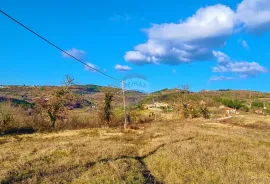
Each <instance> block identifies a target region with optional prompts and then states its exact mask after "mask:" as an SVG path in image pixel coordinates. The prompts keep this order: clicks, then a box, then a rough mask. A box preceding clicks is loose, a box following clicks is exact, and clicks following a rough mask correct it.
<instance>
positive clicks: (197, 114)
mask: <svg viewBox="0 0 270 184" xmlns="http://www.w3.org/2000/svg"><path fill="white" fill-rule="evenodd" d="M190 115H191V117H192V118H199V117H200V111H199V110H197V109H193V110H191V111H190Z"/></svg>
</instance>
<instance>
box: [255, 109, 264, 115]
mask: <svg viewBox="0 0 270 184" xmlns="http://www.w3.org/2000/svg"><path fill="white" fill-rule="evenodd" d="M254 112H255V114H258V115H264V113H263V110H255V111H254Z"/></svg>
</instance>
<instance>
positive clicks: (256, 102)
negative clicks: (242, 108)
mask: <svg viewBox="0 0 270 184" xmlns="http://www.w3.org/2000/svg"><path fill="white" fill-rule="evenodd" d="M251 106H252V107H255V108H263V107H264V104H263V102H259V101H255V102H252V104H251Z"/></svg>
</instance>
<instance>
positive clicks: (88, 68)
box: [84, 63, 99, 72]
mask: <svg viewBox="0 0 270 184" xmlns="http://www.w3.org/2000/svg"><path fill="white" fill-rule="evenodd" d="M87 65H88V66H84V70H86V71H91V72H96V70H98V69H99V67H98V66H96V65H94V64H92V63H87Z"/></svg>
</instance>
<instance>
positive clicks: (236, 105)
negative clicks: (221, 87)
mask: <svg viewBox="0 0 270 184" xmlns="http://www.w3.org/2000/svg"><path fill="white" fill-rule="evenodd" d="M216 101H217V102H221V103H222V104H223V105H225V106H227V107H230V108H233V109H237V110H238V109H240V108H241V107H243V102H242V101H240V100H233V99H228V98H217V99H216Z"/></svg>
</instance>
